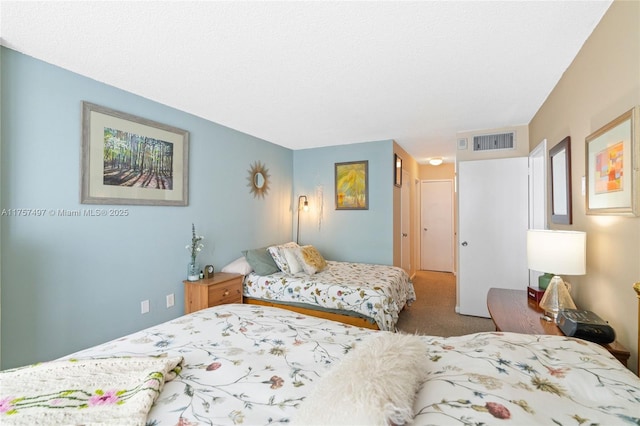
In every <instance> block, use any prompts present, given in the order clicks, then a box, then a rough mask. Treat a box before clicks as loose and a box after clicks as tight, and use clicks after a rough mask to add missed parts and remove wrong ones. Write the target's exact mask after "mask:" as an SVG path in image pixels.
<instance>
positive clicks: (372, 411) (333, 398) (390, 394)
mask: <svg viewBox="0 0 640 426" xmlns="http://www.w3.org/2000/svg"><path fill="white" fill-rule="evenodd" d="M427 351H428V349H427V346H426V344H425V343H424V342H423V341H422V339H421V338H420V336H416V335H408V334H400V333H397V334H396V333H391V332H386V331H381V332H379V333H376V334H374V335H373V336H372V337H371V338H369V339H368V340H365V341H364V342H362V343H358V344H356V347H355V349H353V350H352V351H351V352H350V353H348V354H347V355H346V356H345V357H344V358H343V359H342V361H338V364H337V365H335V366H333V367H331V368H330V370H329V371H328V372H327V373H326V374H325V375H323V376H322V377H321V378H320V382H319V383H318V384H317V386H316V387H315V388H313V389H312V390H311V392H310V393H309V395H308V396H307V397H306V398H305V400H304V401H303V402H301V403H300V406H299V407H298V411H297V412H296V413H295V415H294V417H293V422H292V423H293V424H297V425H381V426H382V425H385V426H386V425H389V424H394V425H403V424H406V423H411V422H412V421H413V402H414V400H415V396H416V394H417V392H418V391H419V390H420V387H421V385H422V383H423V382H424V381H425V379H426V373H427V369H426V365H425V364H426V360H427Z"/></svg>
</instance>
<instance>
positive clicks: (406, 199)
mask: <svg viewBox="0 0 640 426" xmlns="http://www.w3.org/2000/svg"><path fill="white" fill-rule="evenodd" d="M401 173H402V181H403V182H404V183H403V184H402V187H401V188H400V267H401V268H402V267H403V265H404V264H405V261H406V262H408V264H409V265H408V266H409V267H408V270H405V271H406V272H407V274H411V270H412V269H411V268H412V259H411V240H412V238H411V188H410V186H409V172H408V171H407V170H405V169H404V168H403V169H402V172H401ZM403 225H404V226H403ZM403 228H404V229H403ZM405 231H406V234H407V236H406V237H405V236H403V234H404V233H405ZM404 238H407V240H408V241H407V249H408V250H407V253H405V250H404V246H405V244H404V241H403V239H404Z"/></svg>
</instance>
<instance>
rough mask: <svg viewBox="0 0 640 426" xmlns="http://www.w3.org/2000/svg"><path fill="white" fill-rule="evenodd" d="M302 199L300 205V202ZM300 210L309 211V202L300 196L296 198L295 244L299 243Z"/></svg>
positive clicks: (305, 197) (304, 196)
mask: <svg viewBox="0 0 640 426" xmlns="http://www.w3.org/2000/svg"><path fill="white" fill-rule="evenodd" d="M303 198H304V201H303V202H302V205H301V204H300V202H301V201H302V199H303ZM300 210H302V211H305V212H308V211H309V201H308V200H307V196H306V195H301V196H299V197H298V230H297V231H296V244H299V242H300Z"/></svg>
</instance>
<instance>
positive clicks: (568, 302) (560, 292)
mask: <svg viewBox="0 0 640 426" xmlns="http://www.w3.org/2000/svg"><path fill="white" fill-rule="evenodd" d="M539 306H540V309H542V310H543V311H544V314H545V316H549V317H550V318H552V319H553V322H555V323H557V322H558V313H559V312H560V310H561V309H576V305H575V303H573V299H571V295H570V294H569V290H568V289H567V286H566V285H565V283H564V281H562V278H560V277H559V276H557V275H555V276H554V277H553V278H552V279H551V282H550V283H549V287H548V288H547V289H546V290H545V292H544V295H543V296H542V300H540V305H539Z"/></svg>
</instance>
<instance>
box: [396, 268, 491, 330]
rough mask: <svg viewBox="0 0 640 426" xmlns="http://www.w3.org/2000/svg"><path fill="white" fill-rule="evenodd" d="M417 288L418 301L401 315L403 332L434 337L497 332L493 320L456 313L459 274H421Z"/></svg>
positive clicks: (400, 322)
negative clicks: (456, 275)
mask: <svg viewBox="0 0 640 426" xmlns="http://www.w3.org/2000/svg"><path fill="white" fill-rule="evenodd" d="M413 286H414V288H415V290H416V298H417V300H416V301H415V302H413V303H412V304H411V306H409V307H405V308H404V310H403V311H402V312H401V313H400V318H399V319H398V324H397V327H398V329H399V330H400V331H402V332H405V333H412V334H413V333H418V334H427V335H431V336H460V335H463V334H470V333H477V332H480V331H494V330H495V326H494V325H493V321H491V319H490V318H480V317H472V316H467V315H459V314H457V313H456V311H455V307H456V277H455V275H453V274H449V273H445V272H431V271H418V272H417V273H416V276H415V278H414V279H413Z"/></svg>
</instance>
